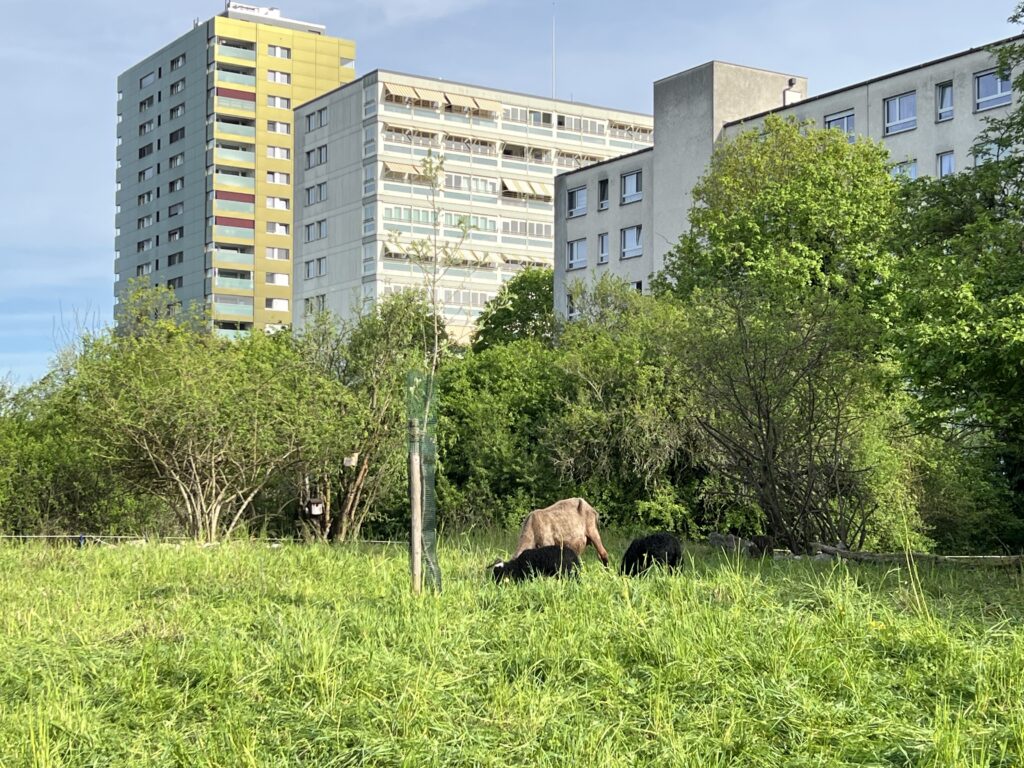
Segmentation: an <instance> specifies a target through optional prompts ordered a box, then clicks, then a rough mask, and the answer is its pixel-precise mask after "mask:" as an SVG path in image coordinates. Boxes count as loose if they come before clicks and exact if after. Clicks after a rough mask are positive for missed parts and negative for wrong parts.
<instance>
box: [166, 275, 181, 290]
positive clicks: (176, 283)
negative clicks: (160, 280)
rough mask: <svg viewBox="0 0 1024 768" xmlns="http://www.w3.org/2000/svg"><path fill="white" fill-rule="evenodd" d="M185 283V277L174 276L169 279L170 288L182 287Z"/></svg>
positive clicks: (168, 285)
mask: <svg viewBox="0 0 1024 768" xmlns="http://www.w3.org/2000/svg"><path fill="white" fill-rule="evenodd" d="M183 285H185V278H184V277H172V278H171V279H170V280H168V281H167V287H168V288H181V287H182V286H183Z"/></svg>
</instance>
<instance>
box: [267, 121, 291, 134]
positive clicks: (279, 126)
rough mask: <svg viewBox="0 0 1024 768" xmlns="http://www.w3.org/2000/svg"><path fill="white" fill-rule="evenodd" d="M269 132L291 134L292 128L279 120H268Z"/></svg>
mask: <svg viewBox="0 0 1024 768" xmlns="http://www.w3.org/2000/svg"><path fill="white" fill-rule="evenodd" d="M267 130H268V131H270V132H271V133H291V132H292V127H291V125H289V124H288V123H283V122H281V121H279V120H267Z"/></svg>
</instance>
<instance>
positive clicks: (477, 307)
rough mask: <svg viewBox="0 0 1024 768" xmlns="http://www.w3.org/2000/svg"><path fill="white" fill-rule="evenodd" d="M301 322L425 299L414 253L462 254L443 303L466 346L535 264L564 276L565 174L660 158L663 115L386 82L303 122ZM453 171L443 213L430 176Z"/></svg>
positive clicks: (310, 107) (377, 74) (347, 90)
mask: <svg viewBox="0 0 1024 768" xmlns="http://www.w3.org/2000/svg"><path fill="white" fill-rule="evenodd" d="M296 126H297V131H296V133H297V135H296V153H295V155H296V165H295V189H296V198H297V201H296V206H295V230H296V237H295V266H296V272H295V275H296V279H295V287H294V323H295V325H296V327H301V326H302V324H303V321H304V317H306V316H307V315H309V314H310V313H314V312H318V311H321V310H325V309H326V310H329V311H331V312H332V313H334V314H337V315H339V316H341V317H349V316H351V315H352V314H353V313H354V312H355V311H356V310H358V309H359V308H360V307H361V306H363V304H364V303H366V302H372V301H374V300H375V299H377V298H378V297H380V296H383V295H386V294H388V293H390V292H394V291H402V290H407V289H410V288H421V287H422V286H423V284H424V280H423V274H422V271H421V270H420V268H419V266H418V265H417V264H416V263H414V262H413V261H411V260H410V259H409V258H408V256H407V254H406V253H405V252H404V247H403V246H404V245H405V244H407V243H409V242H411V241H413V240H419V239H423V238H429V237H431V236H432V235H433V234H434V228H433V224H432V221H433V218H432V217H433V210H434V207H435V205H436V208H437V209H438V214H439V217H440V228H439V235H440V238H441V239H442V240H443V241H446V242H449V243H457V242H459V241H460V239H461V237H462V232H461V231H460V222H465V223H466V224H468V225H469V230H468V235H467V236H466V238H465V241H464V242H463V244H462V247H461V251H460V257H461V261H462V263H461V264H459V265H456V266H454V267H452V268H450V269H448V270H447V271H446V272H445V274H444V278H443V280H442V282H441V284H440V286H439V289H438V290H439V295H438V300H439V302H440V303H441V304H443V308H444V309H443V311H444V315H445V319H446V322H447V325H448V330H449V333H450V334H451V335H452V336H453V338H455V339H457V340H460V341H465V340H466V339H467V338H468V337H469V335H470V334H471V333H472V330H473V328H474V326H475V323H476V318H477V316H478V315H479V314H480V312H481V311H482V310H483V307H484V304H485V303H486V302H487V301H488V300H490V299H491V298H493V297H494V296H495V295H496V294H497V292H498V289H499V288H500V286H501V285H502V283H503V282H504V281H506V280H509V279H510V278H511V277H512V276H514V275H515V274H516V272H517V271H519V270H520V269H522V268H523V267H525V266H528V265H537V266H551V263H552V252H553V242H554V240H553V236H554V232H553V212H554V197H555V186H554V179H555V175H556V173H558V172H559V171H562V170H566V169H571V168H579V167H583V166H587V165H591V164H594V163H600V162H602V161H605V160H607V159H609V158H612V157H615V156H617V155H622V154H625V153H631V152H635V151H637V150H641V149H644V148H649V147H650V146H651V145H652V143H653V121H652V119H651V117H650V116H649V115H642V114H636V113H632V112H624V111H621V110H612V109H604V108H601V107H594V106H589V105H585V104H576V103H573V102H568V101H559V100H553V99H548V98H543V97H539V96H529V95H526V94H520V93H511V92H507V91H500V90H495V89H491V88H483V87H479V86H473V85H466V84H462V83H453V82H448V81H444V80H437V79H432V78H426V77H418V76H414V75H407V74H401V73H398V72H388V71H383V70H378V71H374V72H371V73H369V74H367V75H365V76H364V77H362V78H360V79H359V80H356V81H354V82H352V83H349V84H347V85H344V86H342V87H340V88H337V89H335V90H333V91H331V92H329V93H326V94H323V95H322V96H319V97H317V98H315V99H313V100H312V101H309V102H307V103H305V104H303V105H301V106H300V107H299V108H298V109H297V110H296ZM428 153H429V154H430V155H431V156H432V157H434V158H440V159H443V163H444V169H443V171H444V172H443V176H442V178H440V179H439V182H440V183H439V188H438V189H437V198H436V201H433V202H432V200H431V196H432V187H431V185H430V181H429V179H427V178H425V177H424V176H423V174H422V167H421V163H422V162H423V160H424V159H425V158H426V157H427V156H428Z"/></svg>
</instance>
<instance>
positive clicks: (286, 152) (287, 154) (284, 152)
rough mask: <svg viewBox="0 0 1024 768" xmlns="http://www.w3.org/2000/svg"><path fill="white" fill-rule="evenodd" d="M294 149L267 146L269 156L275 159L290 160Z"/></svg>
mask: <svg viewBox="0 0 1024 768" xmlns="http://www.w3.org/2000/svg"><path fill="white" fill-rule="evenodd" d="M291 156H292V151H291V150H290V149H288V147H267V157H270V158H273V159H274V160H290V159H291Z"/></svg>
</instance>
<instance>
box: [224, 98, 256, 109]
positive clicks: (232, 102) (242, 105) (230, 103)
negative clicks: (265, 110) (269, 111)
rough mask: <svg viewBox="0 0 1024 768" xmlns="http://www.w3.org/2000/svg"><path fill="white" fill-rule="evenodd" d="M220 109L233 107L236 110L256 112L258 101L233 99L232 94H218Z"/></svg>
mask: <svg viewBox="0 0 1024 768" xmlns="http://www.w3.org/2000/svg"><path fill="white" fill-rule="evenodd" d="M216 106H217V109H218V110H221V109H233V110H235V111H236V112H253V113H255V112H256V102H255V101H247V100H245V99H233V98H231V97H230V96H218V97H217V99H216Z"/></svg>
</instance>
